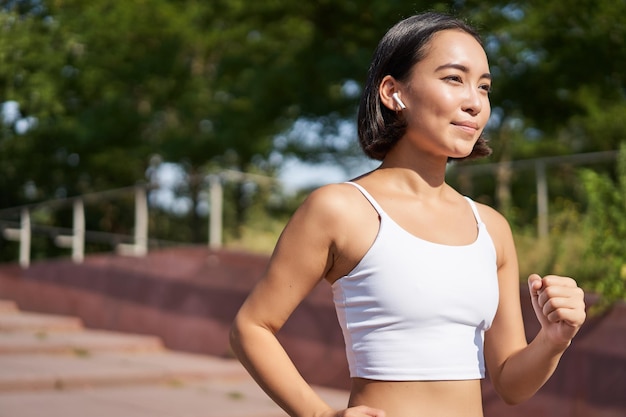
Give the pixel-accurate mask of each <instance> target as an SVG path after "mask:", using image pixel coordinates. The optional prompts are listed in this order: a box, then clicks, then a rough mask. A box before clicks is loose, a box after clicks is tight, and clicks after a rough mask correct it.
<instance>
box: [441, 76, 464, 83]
mask: <svg viewBox="0 0 626 417" xmlns="http://www.w3.org/2000/svg"><path fill="white" fill-rule="evenodd" d="M443 79H444V80H445V81H452V82H456V83H463V79H462V78H461V76H460V75H448V76H446V77H443Z"/></svg>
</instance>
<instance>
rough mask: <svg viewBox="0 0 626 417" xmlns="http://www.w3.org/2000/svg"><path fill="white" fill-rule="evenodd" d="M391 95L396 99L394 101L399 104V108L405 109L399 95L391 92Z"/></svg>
mask: <svg viewBox="0 0 626 417" xmlns="http://www.w3.org/2000/svg"><path fill="white" fill-rule="evenodd" d="M391 97H393V99H394V100H395V101H396V103H398V106H400V109H402V110H404V109H406V106H405V105H404V103H403V102H402V100H400V97H398V93H393V94H392V95H391Z"/></svg>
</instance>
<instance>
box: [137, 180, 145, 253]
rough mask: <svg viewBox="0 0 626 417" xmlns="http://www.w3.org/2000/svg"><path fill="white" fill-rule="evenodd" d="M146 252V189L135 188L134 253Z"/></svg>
mask: <svg viewBox="0 0 626 417" xmlns="http://www.w3.org/2000/svg"><path fill="white" fill-rule="evenodd" d="M147 253H148V198H147V196H146V189H145V188H144V187H141V186H138V187H137V188H135V254H136V255H137V256H145V255H146V254H147Z"/></svg>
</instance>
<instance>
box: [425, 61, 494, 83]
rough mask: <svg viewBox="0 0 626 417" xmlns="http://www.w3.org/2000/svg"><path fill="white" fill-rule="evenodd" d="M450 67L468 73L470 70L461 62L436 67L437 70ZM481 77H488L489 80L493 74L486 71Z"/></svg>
mask: <svg viewBox="0 0 626 417" xmlns="http://www.w3.org/2000/svg"><path fill="white" fill-rule="evenodd" d="M449 68H452V69H457V70H459V71H463V72H464V73H468V72H469V68H467V67H466V66H465V65H461V64H443V65H440V66H438V67H437V69H435V72H439V71H441V70H444V69H449ZM480 78H486V79H488V80H491V79H492V77H491V74H490V73H488V72H486V73H484V74H483V75H481V76H480Z"/></svg>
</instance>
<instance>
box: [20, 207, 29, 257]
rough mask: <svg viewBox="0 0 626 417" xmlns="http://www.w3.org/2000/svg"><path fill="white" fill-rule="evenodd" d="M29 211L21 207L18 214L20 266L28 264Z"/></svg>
mask: <svg viewBox="0 0 626 417" xmlns="http://www.w3.org/2000/svg"><path fill="white" fill-rule="evenodd" d="M30 232H31V230H30V211H28V209H22V214H21V216H20V266H21V267H22V268H28V266H29V265H30V236H31V233H30Z"/></svg>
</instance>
